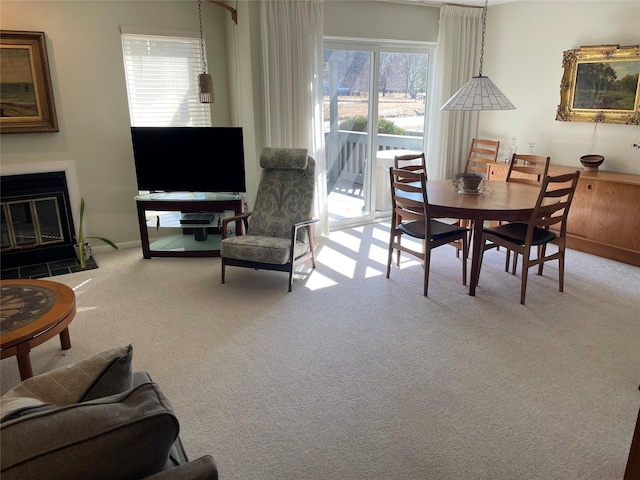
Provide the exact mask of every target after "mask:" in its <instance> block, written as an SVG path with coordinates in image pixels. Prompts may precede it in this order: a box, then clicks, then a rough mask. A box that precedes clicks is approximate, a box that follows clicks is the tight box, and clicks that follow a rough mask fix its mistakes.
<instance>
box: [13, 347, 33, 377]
mask: <svg viewBox="0 0 640 480" xmlns="http://www.w3.org/2000/svg"><path fill="white" fill-rule="evenodd" d="M30 351H31V348H29V345H28V344H27V343H24V344H21V345H18V351H17V353H16V358H17V359H18V371H19V372H20V380H21V381H22V380H26V379H27V378H31V377H33V368H31V358H29V352H30Z"/></svg>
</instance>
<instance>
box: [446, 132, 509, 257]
mask: <svg viewBox="0 0 640 480" xmlns="http://www.w3.org/2000/svg"><path fill="white" fill-rule="evenodd" d="M499 149H500V140H488V139H482V138H473V139H472V140H471V146H470V147H469V153H468V154H467V163H466V164H465V167H464V171H465V173H478V174H480V175H482V176H483V177H484V178H487V170H488V164H489V163H492V162H495V161H496V160H497V159H498V150H499ZM456 223H458V224H459V225H460V226H462V227H469V228H470V229H472V228H473V222H472V221H471V220H468V219H465V218H460V219H456ZM469 231H470V232H471V230H469ZM469 243H471V233H469ZM459 255H460V245H459V244H458V245H457V249H456V257H457V256H459Z"/></svg>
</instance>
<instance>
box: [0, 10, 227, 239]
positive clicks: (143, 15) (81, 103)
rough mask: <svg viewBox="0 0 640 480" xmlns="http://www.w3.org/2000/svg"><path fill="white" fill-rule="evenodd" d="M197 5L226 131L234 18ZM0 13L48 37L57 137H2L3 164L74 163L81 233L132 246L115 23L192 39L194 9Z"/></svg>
mask: <svg viewBox="0 0 640 480" xmlns="http://www.w3.org/2000/svg"><path fill="white" fill-rule="evenodd" d="M202 7H203V8H202V10H203V23H204V24H205V28H206V30H205V31H206V34H205V35H206V40H207V49H208V61H207V66H208V67H209V72H210V73H211V75H212V77H213V81H214V86H215V88H216V103H215V104H214V105H213V106H212V117H213V125H215V126H228V125H229V124H230V123H229V122H230V113H229V112H230V106H229V101H228V91H229V87H228V80H227V78H228V77H227V74H226V73H227V58H226V41H225V36H224V30H225V27H224V25H225V24H226V23H230V22H231V20H230V18H229V13H228V12H226V11H225V10H224V9H222V8H220V7H217V6H215V5H213V4H206V3H204V2H203V6H202ZM0 8H1V17H0V27H1V28H2V29H3V30H25V31H43V32H45V34H46V37H47V50H48V56H49V63H50V70H51V76H52V83H53V95H54V99H55V105H56V110H57V115H58V124H59V128H60V131H59V132H56V133H30V134H3V135H2V137H1V145H0V148H1V150H0V152H1V160H2V167H6V166H8V165H13V166H15V165H18V164H26V163H44V162H56V161H73V162H74V164H75V171H76V172H77V178H78V184H79V185H78V186H79V193H80V195H83V196H84V197H85V200H86V217H85V228H86V230H87V231H86V234H88V235H99V236H104V237H108V238H110V239H111V240H113V241H115V242H116V243H122V242H135V241H138V242H139V239H140V233H139V230H138V224H137V216H136V209H135V201H134V200H133V197H134V196H135V195H137V187H136V177H135V170H134V163H133V151H132V147H131V134H130V130H129V127H130V121H129V109H128V102H127V90H126V84H125V77H124V66H123V61H122V45H121V41H120V26H121V25H127V26H134V27H144V28H153V29H158V30H159V32H160V31H162V32H166V34H170V33H171V31H175V30H183V31H184V30H192V31H194V32H195V34H196V36H197V35H199V28H198V7H197V2H195V1H192V2H191V1H190V2H183V1H126V2H124V1H91V2H88V1H28V2H26V1H4V0H3V1H2V2H1V3H0ZM74 208H76V209H78V208H79V206H74ZM97 246H98V245H97ZM107 248H108V247H107Z"/></svg>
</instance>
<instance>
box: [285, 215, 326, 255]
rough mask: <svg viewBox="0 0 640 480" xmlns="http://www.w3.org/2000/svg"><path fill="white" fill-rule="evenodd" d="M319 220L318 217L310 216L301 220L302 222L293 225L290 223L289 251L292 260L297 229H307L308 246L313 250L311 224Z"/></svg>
mask: <svg viewBox="0 0 640 480" xmlns="http://www.w3.org/2000/svg"><path fill="white" fill-rule="evenodd" d="M319 221H320V219H319V218H310V219H309V220H303V221H302V222H298V223H294V224H293V225H291V247H290V251H291V260H292V261H293V259H294V252H295V246H296V239H297V237H298V230H300V229H301V228H306V229H308V231H309V232H308V233H309V246H310V247H311V249H312V250H313V236H312V235H311V225H313V224H314V223H317V222H319Z"/></svg>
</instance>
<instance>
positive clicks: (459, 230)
mask: <svg viewBox="0 0 640 480" xmlns="http://www.w3.org/2000/svg"><path fill="white" fill-rule="evenodd" d="M389 179H390V182H391V201H392V211H391V212H392V213H391V229H390V236H389V255H388V257H387V278H389V275H390V273H391V263H392V261H393V252H394V250H396V251H397V253H398V257H397V263H396V265H397V266H398V267H399V266H400V252H406V253H408V254H411V255H414V256H415V257H417V258H419V259H420V260H422V268H423V269H424V282H423V284H424V286H423V295H424V296H425V297H426V296H427V291H428V289H429V267H430V263H431V250H432V249H434V248H436V247H439V246H441V245H447V244H449V243H451V242H453V241H455V240H459V241H460V242H461V243H462V252H463V255H462V259H461V262H462V284H463V285H466V284H467V253H468V248H469V244H468V233H469V231H468V229H467V228H465V227H461V226H459V225H449V224H447V223H444V222H440V221H438V220H436V219H434V218H431V214H430V213H429V200H428V198H427V179H426V176H425V174H424V173H423V172H418V173H416V172H411V171H408V170H403V169H395V168H393V167H390V168H389ZM403 235H408V236H409V237H412V238H413V239H416V240H419V241H420V242H419V243H420V245H421V248H420V249H418V248H417V247H416V246H415V245H416V243H418V242H415V241H414V242H409V243H408V244H407V243H405V244H402V237H403Z"/></svg>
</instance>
